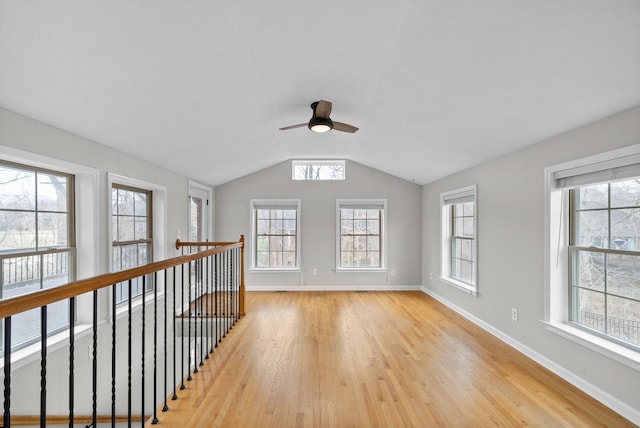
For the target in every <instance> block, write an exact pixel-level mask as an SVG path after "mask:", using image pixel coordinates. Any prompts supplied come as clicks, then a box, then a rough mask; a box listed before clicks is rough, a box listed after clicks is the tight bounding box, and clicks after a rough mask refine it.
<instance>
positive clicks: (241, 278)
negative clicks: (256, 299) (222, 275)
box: [239, 235, 245, 317]
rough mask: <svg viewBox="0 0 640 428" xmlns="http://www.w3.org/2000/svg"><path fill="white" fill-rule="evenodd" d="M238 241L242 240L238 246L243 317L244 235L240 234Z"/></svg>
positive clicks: (242, 314) (241, 311) (241, 314)
mask: <svg viewBox="0 0 640 428" xmlns="http://www.w3.org/2000/svg"><path fill="white" fill-rule="evenodd" d="M240 242H242V247H240V300H239V303H240V316H241V317H243V316H244V315H245V312H244V235H240Z"/></svg>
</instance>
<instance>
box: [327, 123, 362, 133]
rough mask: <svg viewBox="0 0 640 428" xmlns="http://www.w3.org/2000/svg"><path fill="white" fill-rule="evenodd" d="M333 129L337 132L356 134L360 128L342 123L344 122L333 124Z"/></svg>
mask: <svg viewBox="0 0 640 428" xmlns="http://www.w3.org/2000/svg"><path fill="white" fill-rule="evenodd" d="M333 129H335V130H336V131H342V132H351V133H354V132H356V131H357V130H358V128H356V127H355V126H353V125H349V124H348V123H342V122H336V121H334V122H333Z"/></svg>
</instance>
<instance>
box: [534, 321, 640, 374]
mask: <svg viewBox="0 0 640 428" xmlns="http://www.w3.org/2000/svg"><path fill="white" fill-rule="evenodd" d="M542 323H543V324H544V328H545V330H549V331H550V332H552V333H555V334H558V335H560V336H562V337H564V338H565V339H569V340H571V341H572V342H575V343H577V344H579V345H582V346H584V347H586V348H589V349H591V350H592V351H595V352H598V353H600V354H601V355H604V356H605V357H608V358H611V359H612V360H615V361H618V362H619V363H622V364H624V365H625V366H627V367H631V368H632V369H635V370H638V371H640V352H638V351H634V350H633V349H630V348H627V347H625V346H622V345H618V344H617V343H614V342H610V341H608V340H606V339H604V338H601V337H598V336H594V335H593V334H589V333H588V332H586V331H583V330H580V329H578V328H575V327H572V326H570V325H568V324H565V323H558V322H549V321H542Z"/></svg>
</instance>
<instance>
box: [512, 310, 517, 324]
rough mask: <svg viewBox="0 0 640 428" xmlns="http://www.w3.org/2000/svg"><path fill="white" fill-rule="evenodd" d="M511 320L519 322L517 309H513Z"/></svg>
mask: <svg viewBox="0 0 640 428" xmlns="http://www.w3.org/2000/svg"><path fill="white" fill-rule="evenodd" d="M511 319H512V320H513V321H518V310H517V309H516V308H511Z"/></svg>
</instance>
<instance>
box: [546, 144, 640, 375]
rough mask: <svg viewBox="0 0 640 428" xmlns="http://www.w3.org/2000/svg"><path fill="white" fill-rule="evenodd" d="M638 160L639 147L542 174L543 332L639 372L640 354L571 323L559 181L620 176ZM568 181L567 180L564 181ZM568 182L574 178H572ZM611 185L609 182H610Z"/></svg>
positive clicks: (564, 194)
mask: <svg viewBox="0 0 640 428" xmlns="http://www.w3.org/2000/svg"><path fill="white" fill-rule="evenodd" d="M633 160H635V161H636V162H638V161H640V144H635V145H631V146H627V147H623V148H621V149H616V150H611V151H608V152H604V153H599V154H596V155H592V156H587V157H584V158H579V159H575V160H572V161H568V162H564V163H561V164H557V165H552V166H548V167H546V168H545V169H544V196H545V198H544V281H545V282H544V287H545V294H544V297H545V299H544V318H543V320H541V322H542V323H543V324H544V328H545V329H546V330H548V331H550V332H552V333H555V334H557V335H559V336H561V337H564V338H565V339H568V340H570V341H572V342H574V343H577V344H579V345H581V346H584V347H585V348H588V349H590V350H592V351H595V352H597V353H599V354H601V355H603V356H605V357H608V358H610V359H612V360H615V361H617V362H619V363H621V364H624V365H626V366H628V367H630V368H633V369H635V370H638V371H640V352H638V351H637V350H635V349H632V348H630V347H628V346H625V345H623V344H620V343H618V342H617V341H613V340H610V339H609V338H605V337H603V336H601V335H597V334H593V332H591V331H588V330H587V329H583V328H579V327H578V326H576V325H575V324H573V323H572V322H570V317H569V311H570V303H569V293H570V279H569V275H570V272H569V270H570V264H569V261H570V259H569V214H568V213H569V212H570V207H569V192H568V190H567V189H566V188H563V185H562V184H561V182H562V180H570V181H571V182H572V183H569V184H574V185H578V184H579V185H582V184H583V183H582V182H581V178H582V177H584V176H586V175H587V174H591V173H594V172H596V173H597V172H598V171H606V170H614V174H616V173H620V172H622V171H623V170H624V169H625V167H624V164H628V163H629V162H632V161H633ZM567 177H568V178H567ZM572 177H575V179H574V178H572ZM609 181H613V180H609Z"/></svg>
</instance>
